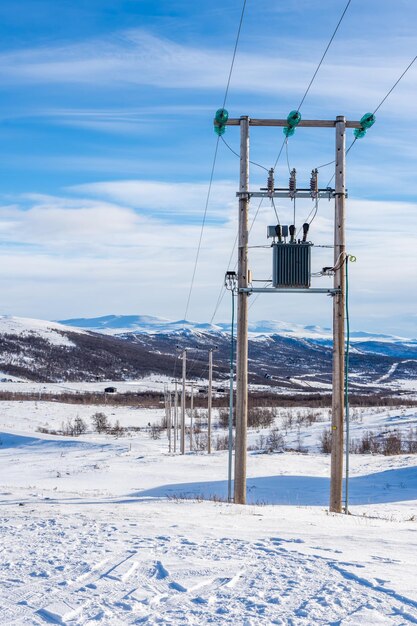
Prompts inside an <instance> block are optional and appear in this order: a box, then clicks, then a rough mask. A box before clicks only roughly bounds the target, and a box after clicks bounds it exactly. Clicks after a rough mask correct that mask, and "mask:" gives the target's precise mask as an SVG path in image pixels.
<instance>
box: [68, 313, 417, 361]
mask: <svg viewBox="0 0 417 626" xmlns="http://www.w3.org/2000/svg"><path fill="white" fill-rule="evenodd" d="M60 323H61V324H64V325H70V326H73V327H77V328H82V329H86V330H90V331H94V332H100V333H104V334H109V335H120V336H124V337H125V336H126V335H128V334H129V333H132V334H136V335H144V334H147V335H156V334H163V335H169V334H175V335H179V334H180V335H181V334H185V335H186V334H190V333H194V334H196V335H198V334H200V333H202V332H203V333H210V334H213V335H218V334H223V333H230V324H229V323H227V322H225V323H221V322H220V323H218V324H210V323H208V322H193V321H188V320H176V321H172V320H168V319H164V318H160V317H153V316H151V315H105V316H103V317H93V318H85V317H84V318H74V319H67V320H61V322H60ZM249 335H250V337H251V338H252V339H256V338H258V339H262V337H274V336H276V335H279V336H280V337H286V338H289V339H296V340H304V339H307V340H309V341H310V342H312V343H314V344H317V345H318V346H322V347H328V348H330V347H331V343H332V330H331V328H323V327H321V326H311V325H310V326H302V325H301V324H294V323H290V322H282V321H276V320H259V321H255V322H251V323H250V324H249ZM350 341H351V343H352V344H353V346H354V350H355V351H356V352H361V353H372V354H380V355H386V356H392V357H398V358H417V340H416V339H407V338H404V337H397V336H394V335H386V334H382V333H369V332H365V331H351V333H350Z"/></svg>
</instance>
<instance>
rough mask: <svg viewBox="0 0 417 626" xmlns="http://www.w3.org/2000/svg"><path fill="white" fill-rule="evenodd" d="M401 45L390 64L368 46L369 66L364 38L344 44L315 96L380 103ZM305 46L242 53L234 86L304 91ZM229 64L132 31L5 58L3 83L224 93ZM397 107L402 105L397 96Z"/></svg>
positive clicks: (401, 59) (226, 56)
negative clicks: (290, 49) (127, 87)
mask: <svg viewBox="0 0 417 626" xmlns="http://www.w3.org/2000/svg"><path fill="white" fill-rule="evenodd" d="M351 43H353V45H351ZM400 43H401V45H400V44H399V50H398V54H397V55H396V56H392V57H391V58H390V59H389V60H387V59H386V57H385V58H384V60H382V59H381V57H380V56H378V54H377V53H376V51H375V45H373V54H372V55H369V49H370V46H368V47H367V48H366V50H367V52H368V56H367V62H366V64H365V63H364V62H363V59H364V56H363V55H364V52H365V44H364V43H363V41H362V42H361V43H360V44H359V43H356V44H355V42H346V41H345V42H344V49H345V50H346V51H348V52H349V54H348V55H347V53H346V55H343V54H340V53H339V54H338V55H336V56H335V55H333V56H332V57H331V58H329V59H328V60H327V61H326V64H325V66H323V68H322V70H321V71H320V74H319V76H318V78H317V81H316V83H315V85H314V90H312V92H311V97H312V98H313V99H315V98H317V96H320V97H321V98H323V97H326V98H327V99H328V100H329V101H330V102H334V101H335V100H337V101H339V102H340V101H341V100H342V99H343V102H344V105H345V107H346V105H352V104H353V103H356V104H357V102H358V99H364V100H366V101H368V102H375V103H377V101H378V99H379V98H380V97H381V94H383V93H384V90H385V89H388V88H389V87H390V86H391V84H392V82H393V80H394V79H395V78H397V77H398V72H399V70H400V69H403V66H404V63H405V62H406V61H407V60H409V59H408V55H406V54H405V53H404V41H402V40H401V42H400ZM306 45H308V44H307V43H306V42H303V43H302V44H301V42H298V43H297V48H296V49H295V50H293V56H292V57H290V58H288V49H287V50H286V52H285V54H284V53H283V52H281V54H280V53H279V51H275V52H276V54H275V55H271V54H266V53H259V52H255V51H253V52H247V51H245V52H241V53H240V55H239V57H238V59H237V62H236V67H235V72H234V75H233V89H234V90H240V91H243V90H244V91H245V92H247V93H254V92H255V93H269V94H282V93H283V92H284V93H287V95H288V96H291V97H296V96H297V94H301V93H302V92H303V90H304V89H305V86H306V84H307V83H308V81H309V79H310V78H311V75H312V72H313V71H314V69H315V67H316V61H315V60H312V59H311V55H309V56H308V57H307V58H306V55H305V48H306ZM315 45H316V44H315ZM293 47H294V46H293ZM335 59H337V60H336V61H335ZM348 59H349V60H348ZM229 63H230V51H229V50H227V51H226V50H225V51H222V50H221V49H220V50H219V49H218V48H216V49H210V48H202V47H198V46H195V45H194V46H192V45H184V44H180V43H177V42H174V41H172V40H169V39H166V38H161V37H157V36H154V35H152V34H149V33H148V32H146V31H142V30H131V31H125V32H122V33H119V34H118V36H113V37H109V38H107V39H96V40H90V41H86V42H85V43H83V44H71V45H67V46H60V47H55V48H35V49H28V50H21V51H18V52H13V53H3V54H2V55H0V79H1V81H2V83H3V84H4V83H9V84H10V83H12V84H13V83H34V84H35V83H41V84H42V83H47V84H50V83H55V84H63V83H66V84H68V85H70V84H74V83H77V84H84V85H91V86H93V85H96V86H102V87H106V88H109V87H111V86H112V85H113V86H117V85H120V84H121V83H124V84H131V85H144V86H153V87H158V88H163V89H188V90H190V89H196V88H199V89H203V90H208V89H216V90H219V89H220V90H222V89H223V88H224V84H225V72H226V70H225V68H227V67H228V66H229ZM404 89H406V90H407V91H408V93H410V92H411V93H413V94H414V95H415V93H416V89H417V88H416V85H415V81H413V80H412V79H411V76H410V77H408V78H407V77H406V78H405V79H404ZM411 93H410V96H411ZM414 99H415V98H414ZM410 100H411V98H410ZM391 103H392V106H396V105H397V104H398V102H397V96H396V94H394V96H393V99H392V101H391ZM403 106H404V102H403ZM405 106H406V110H411V109H412V106H411V104H410V106H409V105H407V104H406V105H405Z"/></svg>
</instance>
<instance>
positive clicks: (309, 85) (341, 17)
mask: <svg viewBox="0 0 417 626" xmlns="http://www.w3.org/2000/svg"><path fill="white" fill-rule="evenodd" d="M351 2H352V0H348V3H347V4H346V6H345V8H344V11H343V13H342V15H341V16H340V19H339V21H338V23H337V26H336V28H335V29H334V31H333V35H332V36H331V37H330V41H329V43H328V44H327V46H326V49H325V51H324V52H323V54H322V57H321V59H320V61H319V64H318V66H317V67H316V71H315V72H314V74H313V76H312V78H311V80H310V82H309V84H308V87H307V89H306V90H305V92H304V95H303V97H302V98H301V102H300V104H299V105H298V109H297V110H298V111H299V110H300V109H301V107H302V105H303V103H304V100H305V99H306V97H307V94H308V92H309V91H310V89H311V86H312V84H313V83H314V79H315V78H316V76H317V74H318V71H319V69H320V67H321V65H322V63H323V61H324V57H325V56H326V54H327V52H328V50H329V48H330V46H331V45H332V42H333V39H334V38H335V36H336V33H337V31H338V30H339V26H340V24H341V23H342V21H343V18H344V17H345V14H346V11H347V10H348V8H349V5H350V3H351Z"/></svg>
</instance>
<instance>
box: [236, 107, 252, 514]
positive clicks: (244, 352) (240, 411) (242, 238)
mask: <svg viewBox="0 0 417 626" xmlns="http://www.w3.org/2000/svg"><path fill="white" fill-rule="evenodd" d="M239 192H240V194H241V195H240V196H239V232H238V269H237V274H238V289H239V291H238V297H237V363H236V437H235V483H234V496H235V497H234V500H235V503H236V504H246V455H247V452H246V447H247V422H248V295H247V293H244V292H242V291H241V289H245V288H247V287H248V211H249V117H247V116H243V117H241V118H240V182H239Z"/></svg>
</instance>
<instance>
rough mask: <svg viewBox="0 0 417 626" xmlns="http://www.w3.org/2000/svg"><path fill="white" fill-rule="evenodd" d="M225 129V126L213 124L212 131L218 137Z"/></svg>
mask: <svg viewBox="0 0 417 626" xmlns="http://www.w3.org/2000/svg"><path fill="white" fill-rule="evenodd" d="M225 131H226V126H215V127H214V132H215V133H216V135H218V136H219V137H221V136H222V135H224V133H225Z"/></svg>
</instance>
